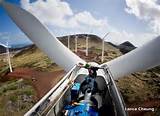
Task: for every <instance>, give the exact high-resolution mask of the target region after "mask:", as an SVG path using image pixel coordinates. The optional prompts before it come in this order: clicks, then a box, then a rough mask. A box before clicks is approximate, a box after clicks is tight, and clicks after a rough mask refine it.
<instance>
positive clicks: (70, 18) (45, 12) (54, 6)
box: [21, 0, 107, 28]
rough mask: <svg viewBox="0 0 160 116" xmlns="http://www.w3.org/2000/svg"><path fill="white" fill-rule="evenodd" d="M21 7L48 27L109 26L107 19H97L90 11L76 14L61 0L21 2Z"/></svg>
mask: <svg viewBox="0 0 160 116" xmlns="http://www.w3.org/2000/svg"><path fill="white" fill-rule="evenodd" d="M21 5H22V7H23V8H24V9H26V10H28V11H29V12H31V13H32V14H34V15H35V16H37V17H38V18H39V20H41V21H42V22H43V23H45V24H47V25H53V26H57V27H62V28H75V27H77V28H84V26H86V27H87V26H92V27H99V28H101V27H104V26H105V25H106V24H107V21H106V19H96V18H95V17H94V16H93V15H92V14H91V13H90V12H88V11H82V12H78V13H74V12H73V10H72V9H71V7H70V5H69V4H68V3H67V2H65V1H61V0H46V1H44V0H37V1H35V2H32V3H30V1H29V0H21ZM82 26H83V27H82Z"/></svg>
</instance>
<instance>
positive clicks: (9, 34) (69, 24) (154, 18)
mask: <svg viewBox="0 0 160 116" xmlns="http://www.w3.org/2000/svg"><path fill="white" fill-rule="evenodd" d="M6 1H7V2H10V3H13V4H16V5H18V6H20V7H22V8H23V9H25V10H27V11H29V12H30V13H32V14H33V15H35V16H36V17H37V18H38V19H39V20H40V21H41V22H42V23H43V24H44V25H46V26H47V27H48V28H49V29H50V30H51V31H52V32H53V33H54V35H55V36H63V35H69V34H78V33H90V34H96V35H98V36H99V37H101V38H103V37H104V35H105V34H106V33H108V32H109V35H108V36H107V37H106V38H105V40H106V41H110V42H112V43H114V44H120V43H122V42H124V41H130V42H131V43H133V44H134V45H135V46H137V47H139V46H141V45H143V44H145V43H146V42H148V41H150V40H152V39H154V38H155V37H156V36H158V35H159V33H160V23H159V21H160V0H6ZM7 41H9V44H11V45H15V44H28V43H31V41H30V40H29V39H28V38H27V37H26V36H25V35H24V33H23V32H21V30H20V29H19V28H18V27H17V26H16V25H15V24H14V23H13V22H12V20H11V19H10V18H9V17H8V15H7V13H6V11H5V10H4V9H3V8H2V7H1V6H0V44H6V42H7Z"/></svg>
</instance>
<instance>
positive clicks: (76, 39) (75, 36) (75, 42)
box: [75, 35, 78, 53]
mask: <svg viewBox="0 0 160 116" xmlns="http://www.w3.org/2000/svg"><path fill="white" fill-rule="evenodd" d="M77 38H78V36H77V35H75V52H76V53H77Z"/></svg>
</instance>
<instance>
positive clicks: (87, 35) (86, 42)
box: [86, 35, 89, 56]
mask: <svg viewBox="0 0 160 116" xmlns="http://www.w3.org/2000/svg"><path fill="white" fill-rule="evenodd" d="M88 38H89V37H88V35H87V36H86V56H88Z"/></svg>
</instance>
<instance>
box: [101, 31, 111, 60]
mask: <svg viewBox="0 0 160 116" xmlns="http://www.w3.org/2000/svg"><path fill="white" fill-rule="evenodd" d="M108 34H109V32H108V33H107V34H106V35H105V36H104V37H103V38H102V57H101V62H103V61H104V39H105V38H106V36H107V35H108Z"/></svg>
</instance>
